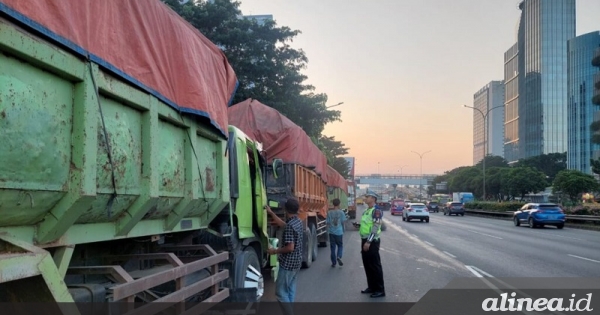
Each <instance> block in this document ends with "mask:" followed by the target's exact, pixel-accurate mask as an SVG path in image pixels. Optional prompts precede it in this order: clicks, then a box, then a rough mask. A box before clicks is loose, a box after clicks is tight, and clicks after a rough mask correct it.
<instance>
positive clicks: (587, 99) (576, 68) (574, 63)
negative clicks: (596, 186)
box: [567, 32, 600, 175]
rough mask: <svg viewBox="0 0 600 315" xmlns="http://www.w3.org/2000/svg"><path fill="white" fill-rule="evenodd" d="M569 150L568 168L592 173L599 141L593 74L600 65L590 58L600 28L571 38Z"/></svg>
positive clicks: (593, 51)
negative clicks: (593, 139)
mask: <svg viewBox="0 0 600 315" xmlns="http://www.w3.org/2000/svg"><path fill="white" fill-rule="evenodd" d="M567 47H568V65H569V72H568V76H567V78H568V91H567V93H568V99H569V101H568V111H567V112H568V114H567V120H568V133H567V137H568V151H567V152H568V154H567V168H569V169H574V170H578V171H581V172H584V173H587V174H590V175H591V174H592V171H591V166H590V159H591V158H592V157H593V152H594V151H598V150H600V145H597V144H592V142H591V136H592V132H591V130H590V125H591V123H592V121H593V120H594V115H595V113H596V112H598V110H600V108H599V107H598V106H597V105H593V104H592V97H593V96H594V76H595V75H596V74H597V73H600V69H598V68H596V67H594V66H593V65H592V63H591V62H590V61H591V60H592V59H593V58H594V54H595V52H596V49H597V48H598V47H600V32H592V33H588V34H584V35H581V36H577V37H575V38H573V39H571V40H569V41H568V44H567Z"/></svg>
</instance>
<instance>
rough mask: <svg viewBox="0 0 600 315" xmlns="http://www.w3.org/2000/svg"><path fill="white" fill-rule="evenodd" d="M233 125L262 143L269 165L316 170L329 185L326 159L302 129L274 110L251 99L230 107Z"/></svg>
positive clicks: (230, 119)
mask: <svg viewBox="0 0 600 315" xmlns="http://www.w3.org/2000/svg"><path fill="white" fill-rule="evenodd" d="M229 124H230V125H233V126H236V127H238V128H240V129H241V130H242V131H243V132H244V133H245V134H247V135H248V136H249V137H250V138H252V139H253V140H255V141H258V142H261V143H262V144H263V149H264V151H265V152H266V155H267V159H268V162H269V163H271V162H272V161H273V159H274V158H280V159H282V160H283V161H284V162H285V163H294V164H300V165H303V166H306V167H314V168H315V172H317V173H318V174H320V175H321V178H323V180H325V182H327V173H326V171H327V158H326V157H325V155H324V154H323V153H322V152H321V150H319V148H318V147H317V146H316V145H315V144H314V143H313V142H312V140H310V138H309V137H308V135H307V134H306V132H304V130H302V128H300V126H298V125H296V124H294V123H293V122H292V121H291V120H289V119H288V118H287V117H285V116H283V115H282V114H281V113H279V112H278V111H277V110H275V109H274V108H272V107H269V106H267V105H264V104H261V103H260V102H259V101H257V100H253V99H247V100H245V101H243V102H241V103H238V104H235V105H233V106H231V107H229Z"/></svg>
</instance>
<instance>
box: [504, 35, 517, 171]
mask: <svg viewBox="0 0 600 315" xmlns="http://www.w3.org/2000/svg"><path fill="white" fill-rule="evenodd" d="M518 55H519V45H518V43H515V44H514V45H513V46H512V47H510V48H509V49H508V50H507V51H506V52H505V53H504V159H505V160H506V161H508V162H509V163H511V162H516V161H518V160H519V59H518V58H517V57H518Z"/></svg>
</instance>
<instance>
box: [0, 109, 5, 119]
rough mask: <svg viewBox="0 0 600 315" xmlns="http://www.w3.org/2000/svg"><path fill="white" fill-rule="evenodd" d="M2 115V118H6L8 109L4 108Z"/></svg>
mask: <svg viewBox="0 0 600 315" xmlns="http://www.w3.org/2000/svg"><path fill="white" fill-rule="evenodd" d="M0 116H1V117H2V118H6V110H3V111H2V112H0Z"/></svg>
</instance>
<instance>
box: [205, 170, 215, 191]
mask: <svg viewBox="0 0 600 315" xmlns="http://www.w3.org/2000/svg"><path fill="white" fill-rule="evenodd" d="M204 174H205V175H206V186H205V190H206V191H214V190H215V181H214V179H213V170H212V169H211V168H210V167H208V166H207V167H206V168H205V169H204Z"/></svg>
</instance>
